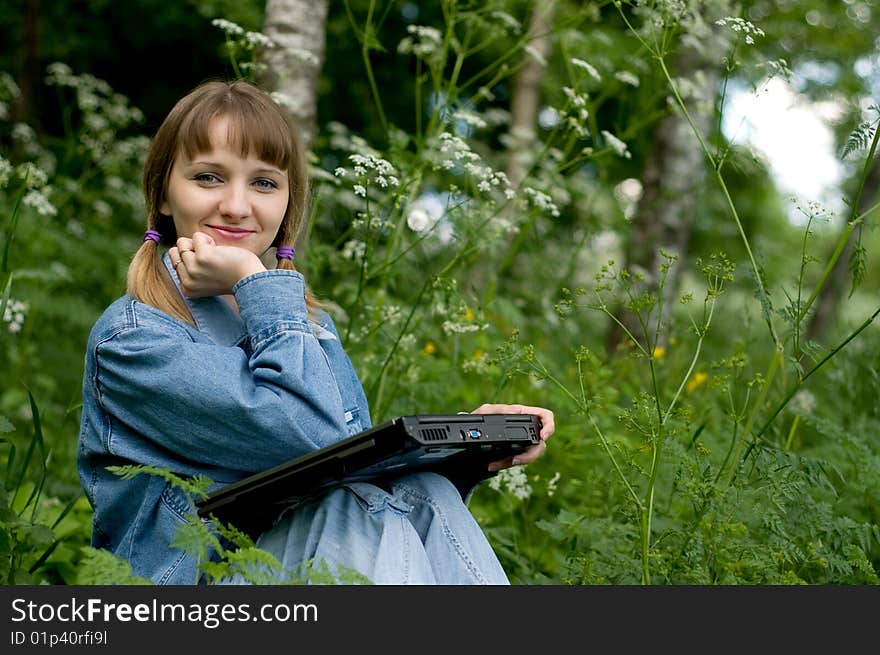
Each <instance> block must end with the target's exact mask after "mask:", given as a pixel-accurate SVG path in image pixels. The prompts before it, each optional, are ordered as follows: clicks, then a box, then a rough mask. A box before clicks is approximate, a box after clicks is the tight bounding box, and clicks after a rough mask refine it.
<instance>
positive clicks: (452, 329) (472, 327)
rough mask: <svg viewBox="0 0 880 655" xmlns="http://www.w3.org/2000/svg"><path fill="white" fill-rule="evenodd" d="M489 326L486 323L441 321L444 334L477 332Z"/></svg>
mask: <svg viewBox="0 0 880 655" xmlns="http://www.w3.org/2000/svg"><path fill="white" fill-rule="evenodd" d="M488 327H489V324H488V323H483V324H482V325H478V324H477V323H461V322H458V321H443V325H442V328H443V331H444V332H445V333H446V334H465V333H467V332H479V331H480V330H485V329H487V328H488Z"/></svg>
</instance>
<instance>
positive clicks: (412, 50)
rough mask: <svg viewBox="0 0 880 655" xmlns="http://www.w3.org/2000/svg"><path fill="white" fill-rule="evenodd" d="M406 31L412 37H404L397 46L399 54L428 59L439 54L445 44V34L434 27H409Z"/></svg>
mask: <svg viewBox="0 0 880 655" xmlns="http://www.w3.org/2000/svg"><path fill="white" fill-rule="evenodd" d="M406 31H407V32H409V33H410V34H411V35H412V36H407V37H404V38H403V39H402V40H401V42H400V43H398V44H397V52H399V53H400V54H402V55H408V54H414V55H415V56H416V57H420V58H427V57H430V56H431V55H433V54H434V53H436V52H438V51H439V48H440V45H441V44H442V43H443V34H442V33H441V32H440V30H438V29H436V28H433V27H427V26H425V25H409V26H408V27H407V28H406Z"/></svg>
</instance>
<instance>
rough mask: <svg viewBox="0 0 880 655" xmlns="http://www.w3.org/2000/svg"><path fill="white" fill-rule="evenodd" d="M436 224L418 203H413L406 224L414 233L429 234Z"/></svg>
mask: <svg viewBox="0 0 880 655" xmlns="http://www.w3.org/2000/svg"><path fill="white" fill-rule="evenodd" d="M436 222H437V221H436V220H435V219H434V217H433V216H431V215H430V214H429V213H428V211H427V210H426V209H425V208H424V207H422V206H421V205H418V204H416V203H413V206H412V207H410V209H409V211H408V212H407V215H406V224H407V226H408V227H409V229H411V230H412V231H413V232H427V231H428V230H430V229H431V228H432V227H434V225H435V223H436Z"/></svg>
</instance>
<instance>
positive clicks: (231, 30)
mask: <svg viewBox="0 0 880 655" xmlns="http://www.w3.org/2000/svg"><path fill="white" fill-rule="evenodd" d="M211 25H213V26H214V27H219V28H220V29H221V30H223V31H224V32H226V33H227V34H229V35H230V36H241V35H242V34H244V28H243V27H242V26H241V25H237V24H236V23H233V22H232V21H231V20H226V19H225V18H215V19H214V20H212V21H211Z"/></svg>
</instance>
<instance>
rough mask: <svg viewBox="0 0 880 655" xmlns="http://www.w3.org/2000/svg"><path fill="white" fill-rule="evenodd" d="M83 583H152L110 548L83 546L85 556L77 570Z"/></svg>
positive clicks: (80, 582) (80, 581)
mask: <svg viewBox="0 0 880 655" xmlns="http://www.w3.org/2000/svg"><path fill="white" fill-rule="evenodd" d="M77 584H81V585H151V584H153V582H152V581H151V580H149V579H147V578H144V577H141V576H138V575H134V574H133V573H132V572H131V564H129V563H128V562H127V561H126V560H124V559H122V558H121V557H117V556H116V555H114V554H113V553H111V552H110V551H108V550H102V549H98V548H92V547H91V546H84V547H83V558H82V560H81V561H80V564H79V570H78V571H77Z"/></svg>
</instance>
